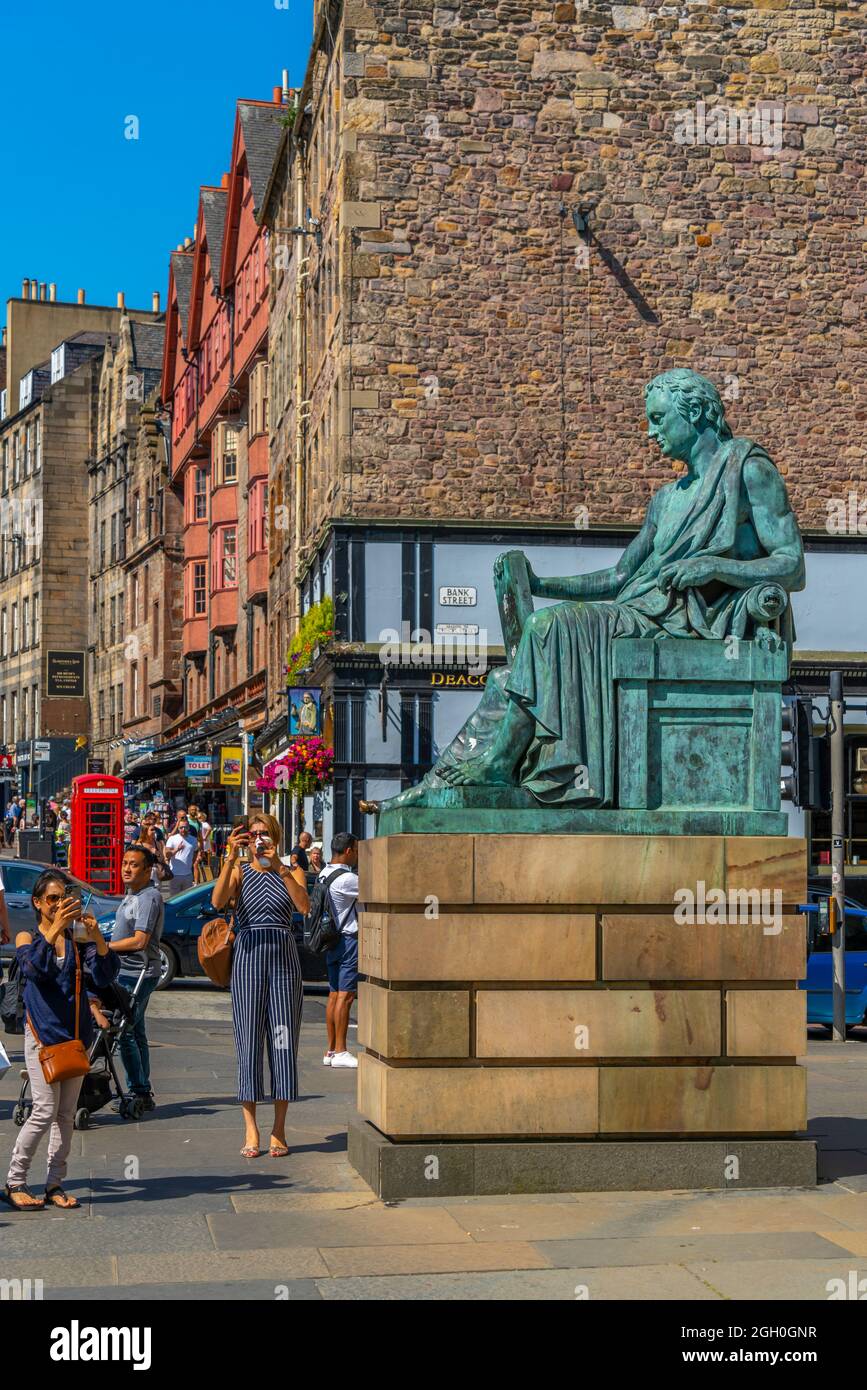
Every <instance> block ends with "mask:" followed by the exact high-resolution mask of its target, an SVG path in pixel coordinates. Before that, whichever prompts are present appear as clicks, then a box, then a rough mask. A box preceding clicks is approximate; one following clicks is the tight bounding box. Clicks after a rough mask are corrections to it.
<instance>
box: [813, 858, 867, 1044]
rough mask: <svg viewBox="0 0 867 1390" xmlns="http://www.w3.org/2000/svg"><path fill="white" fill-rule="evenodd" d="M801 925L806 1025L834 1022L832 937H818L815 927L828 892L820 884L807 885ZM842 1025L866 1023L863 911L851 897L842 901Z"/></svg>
mask: <svg viewBox="0 0 867 1390" xmlns="http://www.w3.org/2000/svg"><path fill="white" fill-rule="evenodd" d="M807 897H808V903H807V904H805V907H807V909H808V910H807V912H806V914H805V923H806V924H807V925H806V931H807V978H806V979H805V980H801V981H800V988H801V989H805V990H806V991H807V1022H808V1023H824V1024H826V1025H827V1026H829V1027H830V1025H831V1024H832V1023H833V1021H834V1006H833V995H832V988H833V982H834V964H833V957H832V955H831V946H832V941H833V938H832V937H831V936H820V935H819V933H818V931H817V927H818V917H819V911H818V908H819V903H820V902H822V901H825V902H827V900H828V897H829V893H828V888H827V886H826V885H825V884H824V883H820V884H816V883H813V882H812V881H811V882H810V885H809V888H808V892H807ZM845 901H846V1024H847V1026H848V1027H850V1028H851V1027H852V1026H853V1025H854V1024H858V1023H864V1022H865V1020H867V910H865V907H864V904H863V903H860V902H858V901H857V900H856V899H855V898H849V897H847V898H846V900H845Z"/></svg>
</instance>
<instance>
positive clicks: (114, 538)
mask: <svg viewBox="0 0 867 1390" xmlns="http://www.w3.org/2000/svg"><path fill="white" fill-rule="evenodd" d="M109 555H110V557H111V563H112V564H116V562H117V514H116V513H113V514H112V518H111V550H110V551H109Z"/></svg>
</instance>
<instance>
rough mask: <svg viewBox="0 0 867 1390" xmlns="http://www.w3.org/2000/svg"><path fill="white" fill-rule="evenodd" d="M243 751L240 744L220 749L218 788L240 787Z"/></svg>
mask: <svg viewBox="0 0 867 1390" xmlns="http://www.w3.org/2000/svg"><path fill="white" fill-rule="evenodd" d="M243 761H244V750H243V748H242V747H241V745H240V744H238V745H237V746H236V745H233V746H232V747H229V748H221V749H220V786H221V787H240V785H241V767H242V764H243Z"/></svg>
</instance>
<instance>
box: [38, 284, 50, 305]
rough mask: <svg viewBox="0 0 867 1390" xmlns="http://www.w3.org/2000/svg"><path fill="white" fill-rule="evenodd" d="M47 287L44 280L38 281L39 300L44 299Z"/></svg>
mask: <svg viewBox="0 0 867 1390" xmlns="http://www.w3.org/2000/svg"><path fill="white" fill-rule="evenodd" d="M47 289H48V286H47V285H46V283H45V281H44V280H42V281H41V282H40V285H39V298H40V299H41V300H44V299H45V294H46V291H47Z"/></svg>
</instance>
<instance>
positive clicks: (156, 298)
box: [151, 290, 160, 314]
mask: <svg viewBox="0 0 867 1390" xmlns="http://www.w3.org/2000/svg"><path fill="white" fill-rule="evenodd" d="M151 309H152V310H153V312H154V313H155V314H158V313H159V311H160V292H159V290H154V292H153V294H152V295H151Z"/></svg>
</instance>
